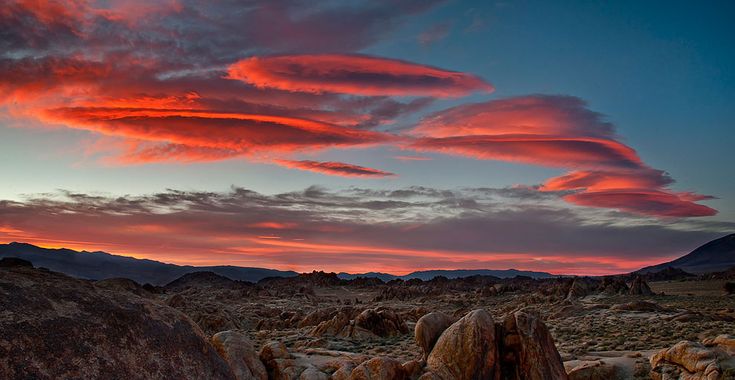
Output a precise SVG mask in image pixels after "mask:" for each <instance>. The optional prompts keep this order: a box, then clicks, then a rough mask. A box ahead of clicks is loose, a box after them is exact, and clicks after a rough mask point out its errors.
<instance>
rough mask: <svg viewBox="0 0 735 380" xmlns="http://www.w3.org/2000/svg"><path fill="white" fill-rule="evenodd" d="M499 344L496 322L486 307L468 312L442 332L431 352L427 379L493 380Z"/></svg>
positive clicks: (496, 370) (496, 371)
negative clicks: (496, 334)
mask: <svg viewBox="0 0 735 380" xmlns="http://www.w3.org/2000/svg"><path fill="white" fill-rule="evenodd" d="M497 364H498V347H497V344H496V341H495V323H494V322H493V318H492V317H491V316H490V314H488V313H487V312H486V311H485V310H483V309H478V310H474V311H471V312H469V313H468V314H467V315H465V316H464V317H462V318H461V319H460V320H458V321H457V322H455V323H453V324H452V325H451V326H449V328H447V329H446V330H444V333H442V334H441V336H440V337H439V339H438V340H437V342H436V344H435V345H434V349H433V350H432V351H431V354H429V358H428V360H427V367H428V369H429V371H430V372H431V374H430V375H426V378H435V379H443V380H474V379H478V380H479V379H494V378H496V376H497V373H498V371H499V368H498V366H497Z"/></svg>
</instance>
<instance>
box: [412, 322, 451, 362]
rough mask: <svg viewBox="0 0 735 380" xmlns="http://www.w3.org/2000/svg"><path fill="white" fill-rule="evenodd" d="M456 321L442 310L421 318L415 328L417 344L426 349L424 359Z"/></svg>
mask: <svg viewBox="0 0 735 380" xmlns="http://www.w3.org/2000/svg"><path fill="white" fill-rule="evenodd" d="M453 322H454V318H452V317H450V316H449V315H447V314H444V313H442V312H440V311H435V312H433V313H429V314H426V315H424V316H423V317H421V318H419V320H418V321H417V322H416V327H415V328H414V333H415V338H416V344H417V345H418V346H419V347H421V349H422V350H423V351H424V360H426V359H427V358H428V357H429V353H430V352H431V349H432V348H434V344H436V341H437V340H438V339H439V336H441V334H442V333H443V332H444V330H446V329H447V328H448V327H449V326H451V325H452V323H453Z"/></svg>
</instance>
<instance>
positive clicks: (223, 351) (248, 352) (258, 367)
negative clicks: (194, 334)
mask: <svg viewBox="0 0 735 380" xmlns="http://www.w3.org/2000/svg"><path fill="white" fill-rule="evenodd" d="M212 345H213V346H214V348H215V349H217V352H218V353H219V354H220V356H222V357H223V358H224V359H225V360H226V361H227V363H229V365H230V368H231V369H232V372H233V373H234V374H235V377H236V378H237V380H268V372H267V371H266V369H265V366H264V365H263V362H261V361H260V358H259V357H258V354H257V353H256V352H255V349H254V348H253V344H252V343H251V342H250V339H248V337H247V336H246V335H245V334H243V333H241V332H238V331H222V332H218V333H217V334H214V336H213V337H212Z"/></svg>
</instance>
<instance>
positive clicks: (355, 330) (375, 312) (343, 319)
mask: <svg viewBox="0 0 735 380" xmlns="http://www.w3.org/2000/svg"><path fill="white" fill-rule="evenodd" d="M315 313H316V312H315ZM355 313H356V311H355V309H353V308H351V307H345V308H342V309H340V310H339V311H336V312H335V313H334V314H333V316H332V317H331V319H329V320H326V321H322V322H320V323H319V324H318V325H317V326H316V327H314V328H313V329H312V330H311V335H312V336H317V337H321V336H338V337H343V338H353V339H377V338H385V337H392V336H398V335H403V334H407V333H408V326H407V325H406V322H404V321H403V319H402V318H401V316H400V315H399V314H398V313H396V312H394V311H393V310H390V309H388V308H385V307H378V308H375V309H365V310H363V311H361V312H360V313H359V314H357V315H355ZM313 314H314V313H312V314H310V315H307V316H306V317H305V318H304V320H302V323H303V324H307V323H313V322H314V321H315V318H314V317H313ZM329 315H332V313H325V314H323V316H324V317H328V316H329ZM353 316H354V317H353ZM353 318H354V319H353Z"/></svg>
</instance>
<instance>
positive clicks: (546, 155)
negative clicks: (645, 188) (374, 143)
mask: <svg viewBox="0 0 735 380" xmlns="http://www.w3.org/2000/svg"><path fill="white" fill-rule="evenodd" d="M409 148H412V149H416V150H419V151H429V152H440V153H448V154H455V155H463V156H469V157H473V158H479V159H484V160H499V161H508V162H520V163H528V164H534V165H541V166H552V167H572V168H575V167H578V168H589V167H609V168H614V167H623V168H631V167H636V166H637V165H639V164H640V159H639V158H638V156H637V154H636V153H635V151H634V150H633V149H631V148H629V147H627V146H625V145H623V144H620V143H617V142H615V141H610V140H604V139H593V138H585V137H555V136H533V135H498V136H492V135H486V136H455V137H442V138H422V139H418V140H416V141H414V142H412V143H411V144H410V145H409Z"/></svg>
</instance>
